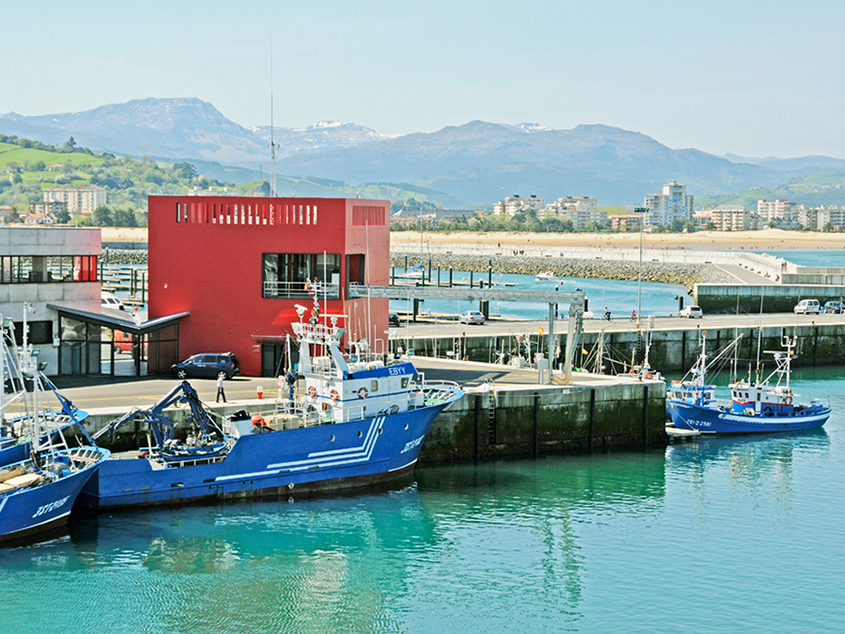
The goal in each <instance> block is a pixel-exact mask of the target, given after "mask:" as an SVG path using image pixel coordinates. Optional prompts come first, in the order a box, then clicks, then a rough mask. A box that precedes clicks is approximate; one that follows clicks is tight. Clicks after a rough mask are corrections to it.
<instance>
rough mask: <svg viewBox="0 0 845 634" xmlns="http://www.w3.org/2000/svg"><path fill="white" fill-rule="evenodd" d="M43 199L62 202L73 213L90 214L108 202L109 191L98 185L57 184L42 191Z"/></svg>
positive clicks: (46, 201) (44, 200) (47, 201)
mask: <svg viewBox="0 0 845 634" xmlns="http://www.w3.org/2000/svg"><path fill="white" fill-rule="evenodd" d="M41 196H42V201H43V202H45V203H49V202H61V203H65V204H66V205H67V210H68V212H70V213H72V214H90V213H93V212H94V210H95V209H97V208H98V207H105V206H106V204H107V203H108V192H107V191H106V190H105V189H104V188H102V187H99V186H97V185H84V186H83V185H80V186H76V185H56V186H53V187H48V188H46V189H44V190H43V191H42V192H41Z"/></svg>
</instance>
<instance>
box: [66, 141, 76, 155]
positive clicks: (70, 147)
mask: <svg viewBox="0 0 845 634" xmlns="http://www.w3.org/2000/svg"><path fill="white" fill-rule="evenodd" d="M75 147H76V141H74V139H73V137H70V138H69V139H68V140H67V141H65V145H64V149H65V150H67V151H68V152H72V151H73V148H75Z"/></svg>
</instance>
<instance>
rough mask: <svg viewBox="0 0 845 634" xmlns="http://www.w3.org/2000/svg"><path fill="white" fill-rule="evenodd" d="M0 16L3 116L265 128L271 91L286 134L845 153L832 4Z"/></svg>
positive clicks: (368, 2)
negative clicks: (364, 133) (553, 133)
mask: <svg viewBox="0 0 845 634" xmlns="http://www.w3.org/2000/svg"><path fill="white" fill-rule="evenodd" d="M0 23H2V24H3V25H4V26H3V28H2V29H1V30H0V31H2V35H0V60H2V63H0V69H2V70H0V113H8V112H17V113H19V114H24V115H40V114H52V113H62V112H77V111H82V110H88V109H92V108H95V107H97V106H101V105H105V104H109V103H121V102H125V101H129V100H130V99H142V98H146V97H197V98H199V99H202V100H204V101H208V102H210V103H211V104H213V105H214V106H215V107H216V108H217V109H218V110H220V111H221V112H222V113H223V114H224V115H225V116H226V117H228V118H229V119H231V120H233V121H234V122H236V123H238V124H240V125H243V126H257V125H268V124H269V122H270V110H271V108H270V92H271V86H272V91H273V93H274V108H273V117H274V123H275V125H277V126H282V127H303V126H307V125H310V124H313V123H316V122H317V121H325V120H331V121H345V122H352V123H357V124H360V125H364V126H367V127H370V128H373V129H374V130H376V131H377V132H379V133H381V134H391V135H397V134H407V133H412V132H431V131H435V130H439V129H441V128H443V127H446V126H456V125H462V124H464V123H467V122H469V121H472V120H476V119H480V120H484V121H490V122H496V123H511V124H516V123H523V122H531V123H538V124H540V125H543V126H547V127H551V128H556V129H570V128H573V127H575V126H577V125H579V124H605V125H609V126H615V127H620V128H624V129H627V130H633V131H636V132H641V133H643V134H646V135H648V136H651V137H653V138H654V139H656V140H657V141H659V142H661V143H663V144H665V145H667V146H669V147H672V148H697V149H699V150H702V151H705V152H709V153H712V154H717V155H722V154H725V153H733V154H737V155H740V156H777V157H783V158H785V157H794V156H805V155H811V154H818V155H827V156H835V157H838V158H845V117H843V116H842V112H843V110H845V108H843V105H845V82H843V81H842V80H841V78H842V74H843V68H845V63H843V62H845V44H844V43H843V33H845V2H841V0H803V1H801V2H797V1H789V2H787V1H783V0H767V1H757V0H730V1H723V0H675V1H674V2H663V1H650V0H639V1H632V0H577V1H569V0H557V1H554V0H549V1H545V0H521V1H520V2H515V1H514V2H503V1H498V0H484V1H476V0H467V1H462V0H452V1H442V0H426V1H421V2H416V1H408V0H406V1H403V0H356V1H354V2H353V1H349V0H345V1H336V0H311V1H310V2H304V1H299V2H290V1H288V0H273V1H266V2H265V1H263V0H262V1H259V0H241V2H238V3H233V2H220V1H216V0H205V1H203V2H193V1H189V0H185V1H180V0H176V1H173V0H170V1H168V2H162V1H160V0H145V1H144V2H132V3H129V2H119V1H118V2H115V1H114V0H111V1H110V2H101V1H99V0H90V1H89V0H86V1H85V2H81V3H75V2H66V0H63V1H61V2H58V1H52V0H51V1H39V0H30V1H27V2H20V1H12V0H0ZM271 51H272V53H271ZM271 61H272V72H271Z"/></svg>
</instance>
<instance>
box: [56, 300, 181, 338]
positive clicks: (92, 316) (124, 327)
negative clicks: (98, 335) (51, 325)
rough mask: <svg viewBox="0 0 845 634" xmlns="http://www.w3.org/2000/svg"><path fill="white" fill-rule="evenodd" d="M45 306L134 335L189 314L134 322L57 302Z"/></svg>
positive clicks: (75, 317) (80, 319)
mask: <svg viewBox="0 0 845 634" xmlns="http://www.w3.org/2000/svg"><path fill="white" fill-rule="evenodd" d="M47 308H50V309H52V310H55V311H56V312H58V313H59V316H62V317H72V318H73V319H78V320H79V321H84V322H85V323H88V324H93V325H95V326H103V327H105V328H111V329H112V330H120V331H122V332H126V333H130V334H134V335H145V334H147V333H149V332H153V331H155V330H160V329H162V328H165V327H166V326H169V325H171V324H173V323H178V322H179V320H180V319H182V317H187V316H188V315H190V314H191V313H190V312H189V311H185V312H183V313H176V314H174V315H167V316H165V317H159V318H158V319H152V320H150V321H145V322H141V323H136V322H135V321H133V320H131V319H121V318H120V317H113V316H111V315H104V314H102V313H89V312H87V311H84V310H78V309H76V308H68V307H66V306H59V305H58V304H47Z"/></svg>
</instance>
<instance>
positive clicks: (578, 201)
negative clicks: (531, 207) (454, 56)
mask: <svg viewBox="0 0 845 634" xmlns="http://www.w3.org/2000/svg"><path fill="white" fill-rule="evenodd" d="M597 205H598V202H597V201H596V199H595V198H589V197H587V196H565V197H563V198H558V199H557V200H556V201H555V202H553V203H551V204H550V205H547V206H546V208H545V210H544V211H543V216H544V217H546V218H560V219H561V220H569V221H570V222H572V227H573V228H574V229H575V231H584V230H586V229H587V228H602V227H606V226H607V211H606V210H603V209H598V206H597Z"/></svg>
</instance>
